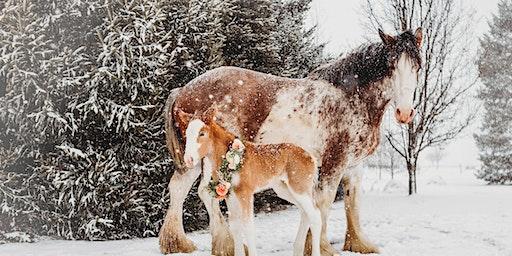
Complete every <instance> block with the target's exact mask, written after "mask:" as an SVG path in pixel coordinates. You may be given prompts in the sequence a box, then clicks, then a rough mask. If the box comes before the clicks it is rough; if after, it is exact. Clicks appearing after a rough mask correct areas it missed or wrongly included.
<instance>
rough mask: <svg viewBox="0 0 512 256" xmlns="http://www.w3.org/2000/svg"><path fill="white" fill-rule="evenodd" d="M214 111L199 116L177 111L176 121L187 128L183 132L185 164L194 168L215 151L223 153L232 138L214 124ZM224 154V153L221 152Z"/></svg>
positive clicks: (210, 110)
mask: <svg viewBox="0 0 512 256" xmlns="http://www.w3.org/2000/svg"><path fill="white" fill-rule="evenodd" d="M215 115H216V110H215V109H213V108H211V109H209V110H207V111H206V112H205V113H203V114H202V115H201V116H194V115H191V114H188V113H185V112H183V111H182V110H178V121H179V122H181V123H182V124H184V126H185V127H187V130H186V132H185V137H186V143H185V156H184V160H185V164H186V165H187V167H188V168H192V167H194V166H196V165H197V164H198V163H199V162H200V161H201V159H203V158H204V157H206V156H207V155H209V154H212V153H215V152H216V151H225V150H226V149H225V148H227V145H229V143H230V142H231V141H232V140H233V139H234V136H233V135H232V134H230V133H228V132H227V131H226V130H224V129H223V128H222V127H221V126H219V125H218V124H217V123H216V122H215V118H216V117H215ZM223 153H225V152H223Z"/></svg>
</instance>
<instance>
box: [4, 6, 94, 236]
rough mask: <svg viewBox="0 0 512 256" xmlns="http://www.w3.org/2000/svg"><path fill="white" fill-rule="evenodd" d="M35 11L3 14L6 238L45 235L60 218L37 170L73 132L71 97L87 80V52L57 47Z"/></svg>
mask: <svg viewBox="0 0 512 256" xmlns="http://www.w3.org/2000/svg"><path fill="white" fill-rule="evenodd" d="M35 9H36V5H34V4H33V3H31V2H30V1H26V0H11V1H8V2H6V3H5V8H4V9H3V10H2V11H1V12H0V23H1V24H2V26H1V27H0V51H1V54H0V55H1V56H0V77H2V78H3V79H1V80H3V82H4V87H3V93H2V95H0V96H1V98H0V99H1V101H0V156H1V157H0V159H1V160H0V204H1V205H0V208H1V209H2V211H0V220H1V222H0V230H1V231H0V238H1V236H2V235H3V232H9V231H25V232H41V230H43V229H46V228H47V221H48V220H49V219H50V218H51V217H52V216H54V215H55V214H54V213H53V208H52V207H51V206H50V205H49V204H48V203H47V202H46V199H47V198H46V197H45V196H46V195H49V194H51V193H52V191H54V187H53V185H52V183H51V181H49V180H47V179H46V173H44V172H40V171H39V170H38V169H37V166H40V165H41V163H42V162H44V161H45V156H46V155H47V154H49V153H50V152H52V151H54V150H55V147H54V145H55V144H58V143H59V141H60V140H61V139H62V137H63V134H64V133H65V132H66V131H67V130H72V129H73V123H72V120H70V119H69V118H68V117H67V116H66V115H65V111H64V110H65V108H66V105H67V103H68V97H67V95H69V94H71V93H72V92H73V91H74V90H75V89H76V88H77V87H78V86H79V85H80V83H81V81H82V80H83V78H84V77H83V76H81V75H80V74H79V73H80V72H77V70H80V68H81V64H80V63H82V62H83V60H84V58H85V57H84V54H83V53H82V52H81V49H73V50H71V49H69V48H57V47H56V45H55V44H53V42H52V41H51V40H50V39H49V37H48V33H49V32H48V27H49V24H48V23H49V20H50V19H48V16H46V15H40V14H38V13H37V12H36V11H35ZM23 239H24V240H25V238H23Z"/></svg>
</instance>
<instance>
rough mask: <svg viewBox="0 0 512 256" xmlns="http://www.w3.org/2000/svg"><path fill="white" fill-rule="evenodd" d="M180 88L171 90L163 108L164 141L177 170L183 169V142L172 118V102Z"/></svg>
mask: <svg viewBox="0 0 512 256" xmlns="http://www.w3.org/2000/svg"><path fill="white" fill-rule="evenodd" d="M180 90H181V88H175V89H172V90H171V94H170V95H169V97H168V98H167V102H166V103H165V110H164V120H165V141H166V144H167V149H168V150H169V153H170V154H171V158H172V159H173V160H174V164H175V165H176V168H177V170H178V171H180V170H183V169H184V165H183V163H184V160H183V153H182V152H183V150H184V149H183V143H181V139H182V136H181V133H180V130H179V129H178V127H176V124H175V120H174V103H175V101H176V98H177V97H178V94H179V92H180Z"/></svg>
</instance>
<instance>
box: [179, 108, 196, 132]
mask: <svg viewBox="0 0 512 256" xmlns="http://www.w3.org/2000/svg"><path fill="white" fill-rule="evenodd" d="M192 117H193V115H192V114H189V113H186V112H185V111H183V110H181V109H178V120H177V121H178V124H179V126H180V128H181V129H182V130H186V129H187V126H188V123H190V120H191V119H192Z"/></svg>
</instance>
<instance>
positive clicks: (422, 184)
mask: <svg viewBox="0 0 512 256" xmlns="http://www.w3.org/2000/svg"><path fill="white" fill-rule="evenodd" d="M418 179H419V180H418V182H419V185H418V192H419V194H418V195H415V196H412V197H410V196H406V184H407V183H406V176H405V174H403V173H402V174H399V175H398V176H397V177H395V180H394V181H391V182H390V179H389V177H388V176H387V175H383V177H382V179H381V180H379V179H378V175H377V171H375V170H371V171H370V170H369V171H367V173H366V174H365V177H364V179H363V192H364V195H363V196H362V198H361V220H362V223H363V228H364V230H365V231H366V234H367V235H368V237H369V238H370V239H371V240H372V241H374V242H375V243H376V244H377V245H378V246H379V247H380V248H381V250H382V255H392V256H399V255H407V256H412V255H429V256H430V255H465V256H466V255H478V256H483V255H497V256H498V255H499V256H512V186H487V185H484V184H483V183H482V182H480V181H478V180H476V179H475V178H474V176H473V174H472V171H470V170H460V169H458V168H444V169H443V170H442V171H435V170H428V171H421V172H420V173H419V174H418ZM298 218H299V216H298V212H297V209H295V208H290V209H289V210H286V211H282V212H278V213H272V214H259V215H258V216H257V219H256V226H257V233H258V249H259V253H260V255H272V256H278V255H283V256H285V255H286V256H289V255H292V253H291V250H292V241H293V239H294V236H295V230H296V228H297V226H298ZM344 230H345V216H344V212H343V202H338V203H336V204H334V206H333V209H332V214H331V218H330V221H329V237H330V239H331V242H332V243H333V244H334V246H335V248H337V249H339V251H340V254H341V255H347V256H348V255H357V254H354V253H347V252H342V251H341V248H342V246H343V239H344V233H343V232H344ZM190 237H191V238H192V239H193V240H194V241H195V242H196V244H197V246H198V248H199V251H197V252H195V253H194V254H193V255H210V254H209V248H210V238H209V235H208V233H206V232H205V231H200V232H195V233H192V234H190ZM0 255H2V256H4V255H5V256H16V255H34V256H50V255H52V256H55V255H66V256H71V255H76V256H92V255H116V256H118V255H119V256H120V255H130V256H131V255H133V256H135V255H137V256H141V255H148V256H150V255H160V253H159V251H158V240H157V239H156V238H148V239H134V240H124V241H108V242H87V241H61V240H44V241H40V242H37V243H32V244H6V245H1V246H0Z"/></svg>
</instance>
